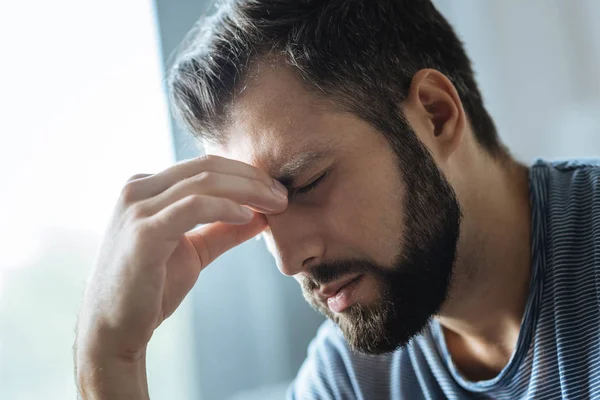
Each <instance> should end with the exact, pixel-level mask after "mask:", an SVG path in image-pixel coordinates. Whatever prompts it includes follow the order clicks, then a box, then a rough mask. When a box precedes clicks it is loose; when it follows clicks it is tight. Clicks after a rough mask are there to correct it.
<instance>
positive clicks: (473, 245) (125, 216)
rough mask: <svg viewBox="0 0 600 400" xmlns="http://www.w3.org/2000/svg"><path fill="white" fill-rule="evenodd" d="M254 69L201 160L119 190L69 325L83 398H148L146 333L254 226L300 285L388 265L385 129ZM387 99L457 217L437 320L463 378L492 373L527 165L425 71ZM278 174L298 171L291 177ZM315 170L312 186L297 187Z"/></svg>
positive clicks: (520, 277)
mask: <svg viewBox="0 0 600 400" xmlns="http://www.w3.org/2000/svg"><path fill="white" fill-rule="evenodd" d="M260 71H262V72H261V73H258V74H256V75H254V78H253V80H252V81H251V82H249V83H248V85H247V87H246V90H245V91H244V92H243V93H241V95H240V96H238V97H237V98H236V101H235V102H234V104H233V107H232V109H231V110H232V112H231V115H230V118H229V121H228V123H227V124H226V126H225V127H224V128H225V134H226V137H227V138H228V140H227V141H226V142H225V143H223V144H221V145H214V144H213V145H211V144H208V143H207V144H206V146H205V147H206V150H207V153H209V154H212V155H213V156H209V157H201V158H197V159H192V160H187V161H185V162H182V163H179V164H177V165H175V166H172V167H170V168H168V169H166V170H164V171H161V172H159V173H157V174H140V175H136V176H133V177H131V179H130V180H129V181H128V182H127V183H126V184H125V186H124V188H123V191H122V193H121V196H120V197H119V200H118V202H117V204H116V206H115V209H114V213H113V215H112V217H111V221H110V223H109V224H108V227H107V231H106V234H105V238H104V240H103V242H102V245H101V247H100V250H99V252H98V256H97V259H96V262H95V265H94V266H93V268H92V272H91V275H90V278H89V281H88V284H87V286H86V290H85V293H84V298H83V302H82V306H81V309H80V313H79V319H78V323H77V338H76V342H75V361H76V365H77V371H76V376H77V382H78V385H79V389H80V393H81V396H82V397H83V398H85V399H113V400H114V399H147V398H148V387H147V380H146V369H145V357H146V347H147V344H148V342H149V340H150V338H151V336H152V333H153V331H154V329H156V328H157V327H158V326H159V325H160V324H161V323H162V322H163V321H164V319H166V318H167V317H168V316H169V315H171V314H172V313H173V312H174V311H175V309H176V308H177V307H178V306H179V304H180V303H181V301H182V300H183V298H184V297H185V295H186V294H187V293H188V292H189V290H190V289H191V287H192V286H193V284H194V283H195V282H196V279H198V276H199V275H200V274H201V271H202V270H203V269H204V268H206V267H207V266H208V265H209V264H210V263H211V262H212V261H213V260H214V259H215V258H217V257H218V256H219V255H221V254H222V253H224V252H226V251H227V250H229V249H231V248H232V247H235V246H237V245H239V244H240V243H242V242H244V241H246V240H248V239H250V238H252V237H253V236H255V235H257V234H260V233H261V232H262V234H263V235H264V236H265V239H266V242H267V245H268V248H269V251H270V252H271V253H272V254H273V256H274V258H275V260H276V262H277V267H278V268H279V270H280V271H281V272H282V273H284V274H286V275H288V276H292V277H294V278H295V279H296V280H298V282H300V283H304V284H305V286H306V283H307V282H309V281H308V280H309V279H311V277H312V279H313V282H318V279H317V280H315V279H314V278H315V277H317V276H316V275H314V274H312V271H313V270H311V268H315V267H317V266H319V265H320V266H323V265H326V264H324V263H325V262H331V261H333V260H368V261H369V262H371V263H373V264H374V265H377V266H379V267H381V268H382V269H383V268H389V269H391V268H392V266H393V265H394V262H395V261H397V260H398V258H399V255H400V259H401V258H402V256H403V255H406V254H407V253H406V246H407V243H409V240H407V239H408V238H411V237H413V236H414V235H411V233H414V232H412V231H410V230H409V229H408V227H410V223H409V219H407V216H406V215H405V213H404V212H403V210H404V209H405V207H404V205H405V204H406V203H407V199H409V198H410V196H408V193H410V188H408V187H407V186H406V184H405V182H408V180H405V179H402V177H403V176H405V175H406V174H407V173H408V171H402V170H401V169H399V168H398V163H397V162H396V161H397V160H396V157H395V153H394V151H393V150H392V149H391V148H390V146H389V144H388V142H387V141H386V140H385V139H384V137H383V136H382V135H381V134H380V133H379V132H377V131H376V130H375V129H374V128H373V127H372V126H371V125H369V124H366V123H365V122H364V121H361V120H360V119H358V118H357V117H356V116H353V115H350V114H347V113H341V112H339V111H335V110H333V109H332V108H331V107H328V106H327V102H325V101H322V99H318V98H315V96H314V94H310V93H309V92H307V91H306V90H305V88H303V87H302V85H301V84H300V83H299V82H298V81H297V80H296V78H295V75H294V74H293V73H292V72H291V71H289V70H287V69H285V68H283V67H280V68H271V67H266V66H263V67H262V68H260ZM399 107H402V108H403V110H404V112H405V115H406V118H407V120H408V122H409V123H410V126H411V127H412V129H413V130H414V132H415V134H416V136H417V138H418V140H419V141H420V142H421V143H422V144H423V145H424V146H425V147H426V148H427V149H428V151H429V153H430V154H431V161H432V163H433V164H434V165H435V166H436V168H437V169H438V170H439V172H440V174H441V176H442V177H443V179H444V180H445V181H447V183H448V184H449V185H450V187H451V188H452V189H453V192H454V193H456V198H457V203H458V204H459V205H460V209H461V210H462V214H463V218H462V223H461V225H460V236H459V239H458V242H457V245H456V262H455V263H454V265H453V280H452V284H451V285H450V286H449V287H448V289H449V292H448V293H447V294H448V296H447V299H446V300H445V301H443V303H442V304H440V307H439V310H438V312H437V313H436V315H435V318H438V319H439V321H440V323H441V324H442V326H443V328H444V333H445V338H446V341H447V344H448V347H449V350H450V352H451V355H452V358H453V361H454V362H455V364H456V365H457V367H458V368H459V369H460V370H461V371H462V372H463V373H464V374H465V375H466V376H467V377H468V378H470V379H484V378H488V377H491V376H494V375H495V374H497V373H498V372H499V371H500V370H501V369H502V367H503V366H504V365H506V363H507V361H508V359H509V358H510V355H511V354H512V352H513V351H514V348H515V345H516V341H517V336H518V333H519V327H520V322H521V318H522V315H523V310H524V307H525V302H526V297H527V293H528V285H529V274H530V238H529V231H530V225H529V224H530V211H529V201H528V179H527V173H528V171H527V169H526V168H524V167H523V166H521V165H519V164H517V163H515V162H511V161H507V160H494V159H492V158H490V157H488V156H487V155H486V153H485V152H484V151H482V150H481V149H480V148H479V146H478V145H477V144H476V143H475V141H474V138H473V132H472V131H471V128H470V125H469V123H468V119H467V117H466V115H465V113H464V111H463V108H462V105H461V102H460V99H459V97H458V95H457V93H456V90H455V89H454V87H453V86H452V84H451V83H450V82H449V80H448V79H447V78H446V77H445V76H444V75H442V74H441V73H439V72H437V71H434V70H421V71H419V72H418V73H417V74H415V76H414V78H413V81H412V84H411V88H410V93H409V96H408V98H407V99H406V101H405V102H404V103H403V104H401V105H399ZM400 151H401V149H400ZM307 152H308V153H307ZM223 157H225V158H223ZM303 160H304V161H303ZM307 162H308V163H307ZM302 164H304V165H306V168H299V167H300V166H301V165H302ZM420 167H422V165H419V166H417V167H415V168H420ZM292 170H295V171H299V172H300V173H299V174H297V176H296V177H295V178H294V179H293V180H291V179H290V176H289V173H290V172H291V171H292ZM324 171H328V175H327V177H326V178H324V179H323V181H322V183H321V184H320V185H319V186H317V187H316V188H315V189H314V190H312V191H309V192H307V193H304V194H298V191H297V188H298V187H304V186H305V185H306V184H308V183H311V182H313V181H314V180H315V179H316V178H318V177H320V176H321V174H322V173H323V172H324ZM273 177H278V178H279V179H280V180H281V183H284V184H286V185H287V186H288V188H287V190H286V189H285V188H284V189H283V190H282V189H281V184H280V183H277V182H276V181H274V180H273ZM278 187H279V192H280V194H279V195H277V194H275V193H276V192H277V190H275V191H274V189H276V188H278ZM440 197H443V194H440ZM432 204H433V203H432ZM247 210H252V211H253V212H251V213H247V212H245V211H247ZM438 215H439V214H435V216H438ZM430 217H431V216H430ZM198 224H204V225H203V226H202V227H201V228H199V229H194V230H192V229H193V228H194V227H195V226H197V225H198ZM424 226H425V228H427V227H428V226H429V225H428V224H424ZM413 239H414V237H413ZM417 265H418V263H417ZM376 277H377V275H375V274H371V275H368V274H367V275H365V277H364V278H363V279H362V282H361V283H360V285H359V286H357V287H358V288H359V289H357V290H358V291H359V292H360V293H359V296H358V297H357V299H356V301H357V302H358V303H360V304H362V305H364V306H367V307H368V306H370V305H373V304H376V303H377V301H378V299H379V298H380V297H381V293H382V290H381V289H382V281H381V280H378V279H376ZM321 278H323V276H321ZM200 279H201V278H200ZM436 291H437V290H436ZM409 309H410V308H407V310H409ZM349 322H352V321H349ZM350 325H351V324H350ZM350 325H349V326H350Z"/></svg>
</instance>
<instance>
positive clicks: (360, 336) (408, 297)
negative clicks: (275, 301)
mask: <svg viewBox="0 0 600 400" xmlns="http://www.w3.org/2000/svg"><path fill="white" fill-rule="evenodd" d="M405 129H409V130H410V127H405ZM410 132H412V131H410ZM406 133H407V132H405V134H406ZM411 134H412V135H414V133H411ZM413 137H414V140H415V141H416V142H412V141H411V145H410V146H406V143H404V146H403V148H402V151H403V154H402V157H398V160H399V165H400V167H401V168H400V170H401V171H402V176H403V178H404V180H405V183H406V188H407V192H406V195H405V203H404V210H403V212H404V221H406V230H405V232H406V234H405V237H404V247H403V249H402V253H401V254H398V255H397V256H396V261H395V262H394V265H393V266H391V267H389V266H388V267H384V266H380V265H377V264H375V263H373V262H372V261H370V260H338V261H334V262H331V263H327V264H321V265H318V266H315V267H313V268H312V269H311V278H310V279H308V280H306V281H304V282H302V288H303V294H304V297H305V299H306V300H307V301H308V302H309V304H310V305H311V306H312V307H313V308H314V309H316V310H317V311H319V312H321V313H323V314H324V315H325V316H326V317H328V318H330V319H331V320H333V321H334V322H335V323H336V324H337V325H338V326H339V327H340V329H341V330H342V332H343V334H344V337H345V339H346V341H347V343H348V345H349V347H350V348H351V349H352V350H354V351H357V352H360V353H365V354H382V353H387V352H390V351H394V350H396V349H398V348H400V347H403V346H405V345H406V344H408V342H409V341H410V340H411V339H412V338H413V337H415V336H416V335H418V334H419V333H421V332H422V331H423V330H424V329H425V327H426V326H427V325H428V324H429V323H430V321H431V319H432V318H433V316H434V315H436V314H437V313H438V312H439V310H440V308H441V306H442V304H443V303H444V302H445V300H446V299H447V297H448V293H449V290H450V286H451V281H452V277H453V267H454V260H455V257H456V247H457V242H458V237H459V231H460V221H461V218H462V213H461V210H460V206H459V203H458V200H457V198H456V195H455V193H454V190H453V189H452V187H451V186H450V184H449V183H448V181H447V180H446V179H445V177H444V176H443V174H442V172H441V171H440V170H439V169H438V168H437V166H436V165H435V162H434V160H433V158H432V157H431V155H430V154H429V152H428V150H427V149H426V148H425V147H424V146H423V145H421V143H420V142H419V141H418V139H417V138H416V136H413ZM408 147H410V148H408ZM392 148H394V145H393V143H392ZM394 151H395V152H396V154H397V155H398V149H396V148H394ZM407 153H410V154H409V155H407ZM407 159H408V160H412V161H417V160H418V162H417V163H416V164H415V165H411V166H408V165H405V164H406V160H407ZM357 272H360V273H365V274H367V275H370V276H374V277H375V278H376V280H377V282H378V286H379V287H378V288H379V293H378V298H377V299H376V300H375V301H374V302H373V304H372V305H370V306H365V305H363V304H358V303H357V304H353V305H352V306H350V307H349V308H347V309H346V310H345V311H343V312H342V313H341V314H334V313H332V312H331V311H330V310H329V308H328V307H327V306H324V305H323V304H322V303H320V302H319V301H318V300H317V299H315V298H313V295H312V293H313V289H315V288H317V287H318V286H319V285H321V284H325V283H328V282H332V281H334V280H336V279H338V278H340V277H342V276H345V275H348V274H352V273H357Z"/></svg>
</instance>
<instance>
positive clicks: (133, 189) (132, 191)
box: [121, 180, 140, 203]
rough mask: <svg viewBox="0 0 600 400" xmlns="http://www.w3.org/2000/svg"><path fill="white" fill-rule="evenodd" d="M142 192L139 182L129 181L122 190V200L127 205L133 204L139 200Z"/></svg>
mask: <svg viewBox="0 0 600 400" xmlns="http://www.w3.org/2000/svg"><path fill="white" fill-rule="evenodd" d="M139 192H140V186H139V182H137V181H135V180H133V181H128V182H127V183H126V184H125V185H124V186H123V188H122V189H121V199H122V200H123V201H124V202H125V203H132V202H133V201H135V200H136V199H137V196H138V193H139Z"/></svg>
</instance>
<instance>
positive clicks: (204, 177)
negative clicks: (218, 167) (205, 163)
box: [194, 171, 217, 186]
mask: <svg viewBox="0 0 600 400" xmlns="http://www.w3.org/2000/svg"><path fill="white" fill-rule="evenodd" d="M194 182H195V183H196V184H198V185H201V186H208V185H214V184H215V183H217V175H216V174H215V173H214V172H208V171H204V172H200V173H199V174H198V175H197V176H196V178H195V179H194Z"/></svg>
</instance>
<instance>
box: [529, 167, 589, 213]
mask: <svg viewBox="0 0 600 400" xmlns="http://www.w3.org/2000/svg"><path fill="white" fill-rule="evenodd" d="M531 185H532V190H533V191H534V192H535V194H536V195H537V196H538V197H540V198H541V199H542V200H543V203H545V205H546V206H547V207H548V208H547V209H546V210H545V211H546V212H548V213H550V214H552V215H555V216H559V215H565V214H567V215H571V216H576V214H579V213H588V214H589V213H591V212H593V213H595V214H598V213H600V209H598V206H600V159H597V160H595V159H584V160H564V161H552V162H548V161H544V160H537V161H536V162H535V163H534V164H533V166H532V167H531Z"/></svg>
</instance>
